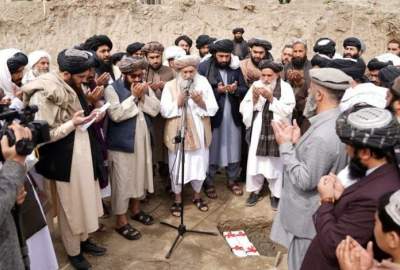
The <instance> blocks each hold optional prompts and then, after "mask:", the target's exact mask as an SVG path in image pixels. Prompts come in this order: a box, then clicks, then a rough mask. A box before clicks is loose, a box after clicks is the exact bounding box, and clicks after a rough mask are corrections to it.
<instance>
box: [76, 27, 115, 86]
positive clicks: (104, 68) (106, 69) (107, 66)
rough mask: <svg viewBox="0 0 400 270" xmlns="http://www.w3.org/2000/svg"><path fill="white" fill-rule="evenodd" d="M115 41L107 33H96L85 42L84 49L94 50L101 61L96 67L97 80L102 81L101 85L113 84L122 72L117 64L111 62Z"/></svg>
mask: <svg viewBox="0 0 400 270" xmlns="http://www.w3.org/2000/svg"><path fill="white" fill-rule="evenodd" d="M112 48H113V43H112V41H111V39H110V38H109V37H108V36H106V35H94V36H92V37H90V38H88V39H87V40H86V41H85V43H84V44H83V49H85V50H88V51H94V52H95V53H96V57H97V59H98V60H99V62H100V65H99V67H98V68H96V75H97V77H98V78H97V80H99V81H100V83H99V84H101V85H108V84H111V83H112V82H113V81H115V80H117V79H119V77H120V76H121V72H120V71H119V69H118V68H117V67H116V66H113V64H112V62H111V53H110V52H111V50H112Z"/></svg>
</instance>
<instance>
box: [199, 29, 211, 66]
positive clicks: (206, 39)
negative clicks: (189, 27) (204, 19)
mask: <svg viewBox="0 0 400 270" xmlns="http://www.w3.org/2000/svg"><path fill="white" fill-rule="evenodd" d="M214 40H215V39H213V38H211V37H210V36H209V35H200V36H198V37H197V39H196V48H197V49H198V50H199V56H200V58H201V60H200V62H201V61H202V60H203V59H205V58H206V56H207V55H209V51H210V48H209V47H208V46H209V45H210V44H211V43H212V42H213V41H214Z"/></svg>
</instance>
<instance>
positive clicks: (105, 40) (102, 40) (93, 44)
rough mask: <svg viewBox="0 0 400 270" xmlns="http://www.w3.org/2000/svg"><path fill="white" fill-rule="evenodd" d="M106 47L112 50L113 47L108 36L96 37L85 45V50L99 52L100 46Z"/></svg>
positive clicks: (91, 38) (89, 39)
mask: <svg viewBox="0 0 400 270" xmlns="http://www.w3.org/2000/svg"><path fill="white" fill-rule="evenodd" d="M103 45H106V46H107V47H108V48H110V50H111V49H112V47H113V43H112V41H111V39H110V38H109V37H108V36H106V35H94V36H92V37H90V38H88V39H87V40H86V41H85V43H84V44H83V46H84V48H85V50H89V51H97V49H98V48H99V47H100V46H103Z"/></svg>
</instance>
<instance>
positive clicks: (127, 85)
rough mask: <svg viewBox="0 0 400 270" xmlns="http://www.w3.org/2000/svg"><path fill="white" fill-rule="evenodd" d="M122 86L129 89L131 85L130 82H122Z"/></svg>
mask: <svg viewBox="0 0 400 270" xmlns="http://www.w3.org/2000/svg"><path fill="white" fill-rule="evenodd" d="M124 85H125V88H126V89H129V90H130V89H131V83H130V82H128V80H124Z"/></svg>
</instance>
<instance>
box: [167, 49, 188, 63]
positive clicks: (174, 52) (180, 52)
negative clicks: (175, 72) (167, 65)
mask: <svg viewBox="0 0 400 270" xmlns="http://www.w3.org/2000/svg"><path fill="white" fill-rule="evenodd" d="M184 55H186V52H185V50H184V49H182V48H181V47H179V46H170V47H167V48H166V49H165V52H164V57H165V59H167V60H169V59H177V58H179V57H182V56H184Z"/></svg>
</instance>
